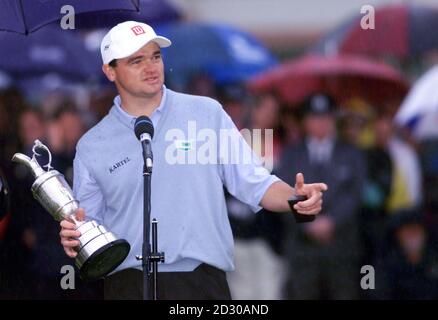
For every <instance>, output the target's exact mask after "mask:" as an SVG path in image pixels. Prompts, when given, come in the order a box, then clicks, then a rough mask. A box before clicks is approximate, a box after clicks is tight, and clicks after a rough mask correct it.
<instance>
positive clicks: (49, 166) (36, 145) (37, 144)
mask: <svg viewBox="0 0 438 320" xmlns="http://www.w3.org/2000/svg"><path fill="white" fill-rule="evenodd" d="M37 149H43V150H44V151H46V152H47V154H48V155H49V162H47V164H46V165H44V166H43V167H46V168H47V171H50V170H52V169H53V167H52V153H51V152H50V150H49V148H47V146H46V145H45V144H43V143H42V142H41V141H40V140H38V139H36V140H35V142H34V145H33V147H32V153H33V156H32V160H34V161H36V158H35V156H41V154H39V153H38V152H37V151H36V150H37Z"/></svg>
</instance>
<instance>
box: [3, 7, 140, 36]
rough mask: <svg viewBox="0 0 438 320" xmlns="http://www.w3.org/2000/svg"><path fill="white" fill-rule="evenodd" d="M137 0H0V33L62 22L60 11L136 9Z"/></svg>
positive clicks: (26, 31)
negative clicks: (66, 8)
mask: <svg viewBox="0 0 438 320" xmlns="http://www.w3.org/2000/svg"><path fill="white" fill-rule="evenodd" d="M138 1H139V0H94V1H93V0H69V1H65V0H0V8H1V10H0V30H5V31H12V32H17V33H23V34H28V33H31V32H33V31H35V30H38V29H39V28H41V27H42V26H44V25H47V24H49V23H51V22H54V21H57V20H59V19H61V18H62V17H63V16H64V15H65V14H63V13H61V8H62V7H63V6H65V5H70V6H73V8H74V12H75V14H80V13H85V12H94V11H106V10H137V11H138V9H139V4H138Z"/></svg>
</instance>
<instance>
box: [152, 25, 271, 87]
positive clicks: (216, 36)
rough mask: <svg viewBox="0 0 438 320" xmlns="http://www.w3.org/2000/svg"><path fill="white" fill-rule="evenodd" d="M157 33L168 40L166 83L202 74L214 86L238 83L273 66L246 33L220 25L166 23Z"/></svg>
mask: <svg viewBox="0 0 438 320" xmlns="http://www.w3.org/2000/svg"><path fill="white" fill-rule="evenodd" d="M157 32H158V33H159V34H161V35H163V36H165V37H168V38H169V39H170V40H171V41H172V46H170V47H169V48H166V49H165V50H163V55H164V62H165V67H166V74H167V80H169V81H171V82H172V81H173V82H176V83H178V84H179V85H181V84H182V85H184V84H185V83H186V82H187V81H189V80H190V78H191V77H192V76H193V75H196V74H199V73H204V74H207V75H208V76H210V77H211V78H212V79H213V80H214V81H215V82H216V83H217V84H220V85H222V84H229V83H235V82H242V81H245V80H246V79H249V78H250V77H252V76H254V75H255V74H258V73H260V72H262V71H265V70H267V69H269V68H271V67H272V66H274V65H276V64H277V60H276V59H275V58H274V56H273V55H272V54H271V53H270V52H269V50H268V49H267V48H265V47H264V46H263V45H262V44H261V43H260V42H259V41H257V40H256V39H255V38H254V37H253V36H251V35H250V34H248V33H246V32H243V31H241V30H238V29H236V28H233V27H231V26H227V25H222V24H202V23H191V24H183V23H176V24H168V25H165V26H161V27H159V28H157Z"/></svg>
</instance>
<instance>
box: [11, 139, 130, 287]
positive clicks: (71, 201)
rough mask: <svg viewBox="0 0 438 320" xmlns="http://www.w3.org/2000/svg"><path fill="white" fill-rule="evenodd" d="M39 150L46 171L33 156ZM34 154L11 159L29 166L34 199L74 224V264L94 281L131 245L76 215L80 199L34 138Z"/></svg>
mask: <svg viewBox="0 0 438 320" xmlns="http://www.w3.org/2000/svg"><path fill="white" fill-rule="evenodd" d="M38 149H42V150H45V151H46V152H47V153H48V156H49V163H48V164H47V165H45V167H47V171H46V170H44V169H43V168H41V166H40V164H39V163H38V161H37V159H36V157H35V156H39V155H40V154H39V153H38V152H37V150H38ZM32 151H33V156H32V158H29V157H28V156H26V155H24V154H22V153H16V154H14V156H13V157H12V161H14V162H17V163H21V164H23V165H25V166H26V167H28V168H29V169H30V170H31V172H32V174H33V176H34V178H35V182H34V183H33V185H32V188H31V190H32V194H33V196H34V198H35V199H36V200H38V202H39V203H40V204H41V205H42V206H43V207H44V208H45V209H46V210H47V211H48V212H49V213H50V214H51V215H52V216H53V218H54V219H55V220H56V221H61V220H63V219H67V220H69V221H71V222H74V223H75V224H76V226H77V227H76V229H77V230H78V231H80V232H81V236H80V237H79V239H78V240H79V242H80V244H79V246H78V247H77V248H76V250H77V252H78V255H77V256H76V259H75V263H76V266H77V267H78V268H79V270H80V277H81V278H82V279H83V280H85V281H89V280H96V279H99V278H102V277H104V276H105V275H107V274H108V273H110V272H111V271H113V270H114V269H115V268H116V267H117V266H118V265H120V264H121V263H122V262H123V260H125V258H126V256H127V255H128V253H129V250H130V245H129V243H128V242H127V241H126V240H124V239H117V237H116V236H115V235H114V234H113V233H111V232H110V231H108V230H107V229H106V228H105V227H104V226H103V225H101V224H99V223H97V222H96V221H94V220H87V219H85V220H84V221H78V220H77V219H76V217H75V213H76V210H77V209H78V208H79V202H78V201H77V200H76V199H75V198H74V197H73V191H72V190H71V188H70V186H69V185H68V183H67V182H66V181H65V179H64V176H63V175H62V174H61V173H59V172H58V171H56V170H52V169H53V168H52V166H51V163H52V155H51V153H50V150H49V149H48V148H47V146H45V145H44V144H43V143H41V142H40V141H39V140H35V143H34V146H33V149H32Z"/></svg>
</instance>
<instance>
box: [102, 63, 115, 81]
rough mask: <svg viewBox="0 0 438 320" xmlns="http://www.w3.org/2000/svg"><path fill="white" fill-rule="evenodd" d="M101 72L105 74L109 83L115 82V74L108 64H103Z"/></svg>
mask: <svg viewBox="0 0 438 320" xmlns="http://www.w3.org/2000/svg"><path fill="white" fill-rule="evenodd" d="M102 71H103V73H105V75H106V77H107V78H108V80H109V81H111V82H114V81H115V80H116V73H115V72H114V68H113V67H111V66H110V65H109V64H103V65H102Z"/></svg>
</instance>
